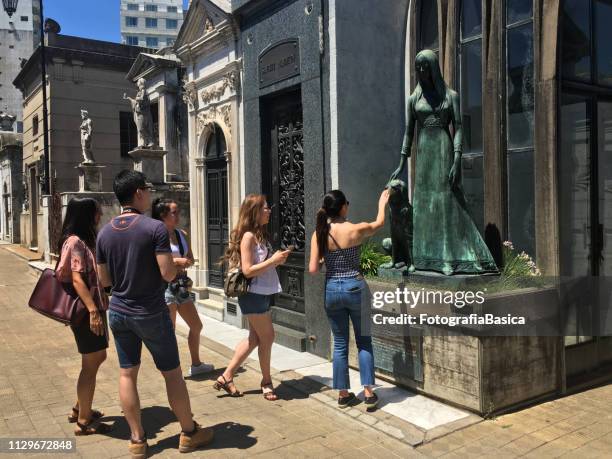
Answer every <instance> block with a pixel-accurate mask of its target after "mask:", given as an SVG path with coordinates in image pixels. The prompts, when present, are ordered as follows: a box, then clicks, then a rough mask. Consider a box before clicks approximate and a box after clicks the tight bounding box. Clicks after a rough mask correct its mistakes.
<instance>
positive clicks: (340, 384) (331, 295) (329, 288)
mask: <svg viewBox="0 0 612 459" xmlns="http://www.w3.org/2000/svg"><path fill="white" fill-rule="evenodd" d="M325 312H326V313H327V318H328V320H329V325H330V327H331V330H332V333H333V335H334V359H333V369H334V383H333V384H334V386H333V388H334V389H338V390H342V389H349V388H350V380H349V369H348V346H349V318H350V320H351V322H352V323H353V331H354V332H355V341H356V343H357V349H358V351H359V375H360V377H361V385H363V386H372V385H373V384H374V354H373V352H372V336H370V335H369V333H368V328H369V327H367V326H368V324H369V320H370V317H369V312H370V302H369V300H367V285H366V283H365V281H364V280H363V279H361V278H360V277H349V278H331V279H327V284H326V286H325ZM362 320H364V322H362Z"/></svg>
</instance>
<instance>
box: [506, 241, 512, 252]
mask: <svg viewBox="0 0 612 459" xmlns="http://www.w3.org/2000/svg"><path fill="white" fill-rule="evenodd" d="M504 247H508V248H509V249H510V250H514V245H512V242H511V241H504Z"/></svg>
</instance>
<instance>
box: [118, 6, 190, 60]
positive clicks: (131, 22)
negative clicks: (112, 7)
mask: <svg viewBox="0 0 612 459" xmlns="http://www.w3.org/2000/svg"><path fill="white" fill-rule="evenodd" d="M183 16H184V15H183V1H182V0H121V40H122V43H123V44H126V45H132V46H144V47H147V48H155V49H159V48H164V47H166V46H172V45H174V41H175V40H176V36H177V35H178V31H179V30H180V28H181V26H182V25H183Z"/></svg>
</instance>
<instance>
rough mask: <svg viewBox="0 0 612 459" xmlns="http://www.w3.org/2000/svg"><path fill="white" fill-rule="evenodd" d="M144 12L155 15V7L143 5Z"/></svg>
mask: <svg viewBox="0 0 612 459" xmlns="http://www.w3.org/2000/svg"><path fill="white" fill-rule="evenodd" d="M145 11H149V12H151V13H155V12H156V11H157V5H145Z"/></svg>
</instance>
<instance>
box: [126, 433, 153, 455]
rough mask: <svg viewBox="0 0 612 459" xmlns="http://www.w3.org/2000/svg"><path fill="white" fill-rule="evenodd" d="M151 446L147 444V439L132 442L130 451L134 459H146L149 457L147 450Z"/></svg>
mask: <svg viewBox="0 0 612 459" xmlns="http://www.w3.org/2000/svg"><path fill="white" fill-rule="evenodd" d="M148 447H149V445H148V444H147V439H146V438H145V439H144V440H141V441H137V442H135V441H134V440H130V444H129V445H128V450H129V451H130V454H131V455H132V459H144V458H145V457H147V448H148Z"/></svg>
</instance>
